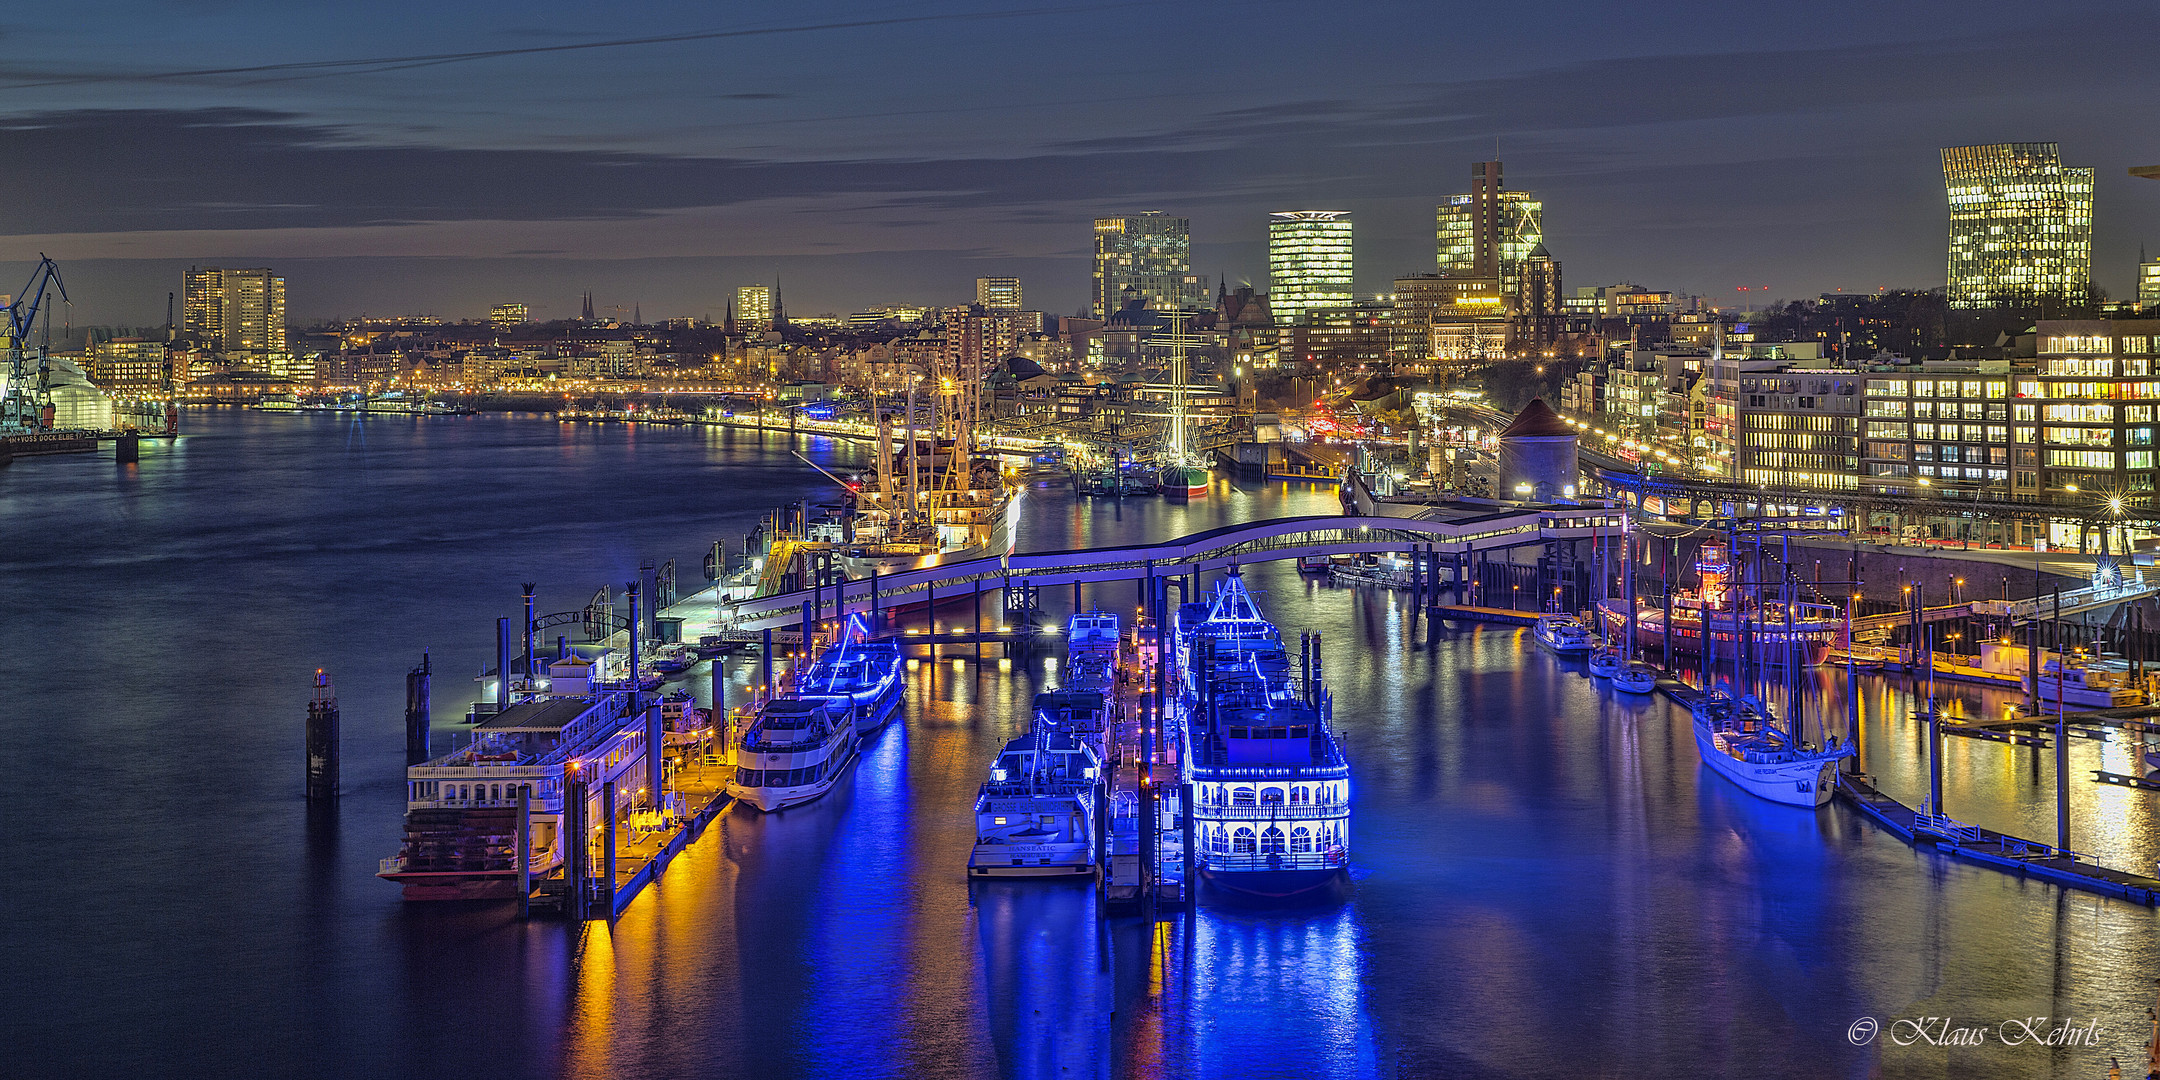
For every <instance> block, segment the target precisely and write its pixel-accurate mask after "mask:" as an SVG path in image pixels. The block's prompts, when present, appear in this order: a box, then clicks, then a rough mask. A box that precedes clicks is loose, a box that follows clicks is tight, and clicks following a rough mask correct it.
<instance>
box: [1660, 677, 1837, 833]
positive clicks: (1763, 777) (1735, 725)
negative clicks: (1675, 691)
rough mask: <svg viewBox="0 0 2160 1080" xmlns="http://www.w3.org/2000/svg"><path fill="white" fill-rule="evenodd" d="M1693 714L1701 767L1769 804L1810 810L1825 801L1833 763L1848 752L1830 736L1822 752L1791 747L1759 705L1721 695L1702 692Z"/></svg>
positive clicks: (1834, 782)
mask: <svg viewBox="0 0 2160 1080" xmlns="http://www.w3.org/2000/svg"><path fill="white" fill-rule="evenodd" d="M1694 713H1695V746H1696V748H1697V749H1699V750H1700V751H1701V752H1702V759H1703V764H1705V765H1708V766H1710V768H1711V769H1713V770H1715V771H1716V772H1717V773H1718V774H1719V775H1720V776H1723V777H1724V778H1726V779H1727V780H1730V781H1732V782H1733V783H1734V784H1737V785H1739V786H1740V788H1741V789H1742V790H1744V791H1746V792H1748V793H1749V794H1751V795H1757V796H1760V797H1762V798H1765V799H1768V800H1770V801H1771V802H1779V803H1784V804H1786V805H1788V806H1804V807H1807V808H1809V809H1813V808H1815V807H1818V806H1821V805H1823V804H1824V803H1826V802H1829V801H1830V796H1831V795H1832V794H1833V793H1834V792H1835V791H1836V789H1837V765H1838V762H1839V761H1841V760H1843V759H1845V758H1847V757H1850V756H1852V753H1853V748H1852V746H1851V745H1850V744H1847V745H1843V746H1840V745H1839V744H1838V739H1837V736H1835V735H1833V736H1831V737H1830V744H1829V746H1827V747H1825V748H1817V747H1814V746H1811V745H1808V744H1805V743H1802V744H1799V745H1795V744H1794V743H1793V740H1792V739H1791V737H1790V736H1789V735H1788V734H1787V733H1786V732H1784V731H1780V730H1778V728H1777V726H1776V725H1775V724H1773V723H1771V721H1770V718H1769V716H1768V714H1767V712H1766V710H1764V709H1763V708H1762V707H1761V705H1760V704H1759V703H1757V702H1755V701H1754V700H1752V699H1744V700H1741V701H1734V700H1733V699H1732V698H1731V697H1730V696H1728V695H1727V694H1725V693H1724V692H1722V691H1716V690H1713V691H1708V692H1706V693H1705V694H1704V695H1703V696H1702V697H1701V698H1700V699H1699V700H1698V701H1697V702H1696V703H1695V706H1694Z"/></svg>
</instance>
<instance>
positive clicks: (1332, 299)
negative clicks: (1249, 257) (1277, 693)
mask: <svg viewBox="0 0 2160 1080" xmlns="http://www.w3.org/2000/svg"><path fill="white" fill-rule="evenodd" d="M1268 306H1269V307H1270V308H1271V309H1273V311H1274V312H1275V321H1276V323H1277V324H1279V325H1282V326H1293V325H1296V324H1297V323H1299V322H1302V321H1304V318H1305V312H1306V311H1307V310H1308V309H1313V308H1346V307H1349V306H1350V215H1349V214H1347V213H1344V212H1342V211H1339V210H1291V211H1287V212H1284V213H1279V214H1270V215H1268Z"/></svg>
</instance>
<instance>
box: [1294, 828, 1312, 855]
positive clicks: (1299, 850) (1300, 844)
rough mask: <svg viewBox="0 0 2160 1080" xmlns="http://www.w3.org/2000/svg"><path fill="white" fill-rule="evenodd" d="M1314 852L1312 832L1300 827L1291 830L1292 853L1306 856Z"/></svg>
mask: <svg viewBox="0 0 2160 1080" xmlns="http://www.w3.org/2000/svg"><path fill="white" fill-rule="evenodd" d="M1311 852H1312V830H1311V829H1308V828H1305V827H1304V826H1302V825H1301V826H1299V827H1297V828H1295V829H1292V830H1290V853H1291V854H1293V855H1306V854H1310V853H1311Z"/></svg>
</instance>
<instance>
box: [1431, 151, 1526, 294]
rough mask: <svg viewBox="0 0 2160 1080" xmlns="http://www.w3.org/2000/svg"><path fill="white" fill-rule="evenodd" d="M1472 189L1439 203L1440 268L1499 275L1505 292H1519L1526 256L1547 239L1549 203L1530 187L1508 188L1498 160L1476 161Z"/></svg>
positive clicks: (1483, 275) (1453, 274)
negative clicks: (1546, 219)
mask: <svg viewBox="0 0 2160 1080" xmlns="http://www.w3.org/2000/svg"><path fill="white" fill-rule="evenodd" d="M1470 187H1471V190H1469V191H1467V192H1463V193H1461V194H1458V195H1450V196H1448V197H1447V199H1446V201H1444V202H1442V203H1441V204H1440V208H1439V212H1438V214H1437V229H1436V232H1437V234H1438V238H1439V254H1440V272H1441V273H1443V274H1446V275H1447V276H1449V277H1478V278H1498V279H1499V281H1500V293H1501V295H1502V296H1510V297H1512V296H1516V295H1519V294H1520V293H1521V291H1522V263H1523V260H1524V259H1526V258H1529V257H1530V252H1531V251H1532V250H1534V249H1536V248H1537V246H1538V245H1539V244H1542V243H1544V242H1545V204H1544V203H1543V202H1540V201H1539V200H1537V199H1536V198H1533V197H1532V196H1531V194H1530V193H1529V192H1527V191H1509V190H1507V188H1506V187H1505V186H1504V185H1503V184H1502V183H1501V179H1500V163H1499V162H1497V161H1480V162H1478V163H1476V164H1474V165H1472V166H1471V167H1470Z"/></svg>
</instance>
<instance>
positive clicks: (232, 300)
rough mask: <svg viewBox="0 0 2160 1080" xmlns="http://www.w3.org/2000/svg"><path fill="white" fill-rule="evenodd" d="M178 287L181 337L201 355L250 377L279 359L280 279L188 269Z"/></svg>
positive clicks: (256, 272) (263, 272)
mask: <svg viewBox="0 0 2160 1080" xmlns="http://www.w3.org/2000/svg"><path fill="white" fill-rule="evenodd" d="M180 286H181V290H180V291H181V297H182V300H181V305H182V306H181V321H180V329H181V332H182V333H183V334H186V335H188V336H189V337H192V338H194V339H195V340H196V341H198V342H200V343H201V344H202V347H203V348H204V349H207V350H208V351H210V352H212V353H214V354H217V355H218V356H220V357H221V358H223V359H224V360H225V361H226V362H228V363H231V364H233V365H236V366H238V367H241V368H244V369H247V370H252V371H268V370H270V367H271V364H272V362H273V358H280V359H281V358H282V357H284V355H285V348H286V347H285V279H284V278H282V277H279V276H278V275H276V274H274V273H271V272H270V271H269V270H267V269H263V268H259V267H258V268H255V269H250V270H229V269H225V268H223V267H216V266H191V267H188V269H187V272H186V273H184V274H182V275H181V278H180Z"/></svg>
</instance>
